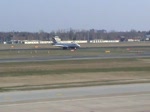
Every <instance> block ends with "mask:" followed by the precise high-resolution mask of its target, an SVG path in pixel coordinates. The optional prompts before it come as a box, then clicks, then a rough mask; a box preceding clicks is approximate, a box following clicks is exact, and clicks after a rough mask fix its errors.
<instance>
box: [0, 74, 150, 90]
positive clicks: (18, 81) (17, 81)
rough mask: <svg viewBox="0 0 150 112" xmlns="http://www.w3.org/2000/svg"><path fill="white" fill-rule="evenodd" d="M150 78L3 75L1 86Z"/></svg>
mask: <svg viewBox="0 0 150 112" xmlns="http://www.w3.org/2000/svg"><path fill="white" fill-rule="evenodd" d="M142 79H150V75H149V72H110V73H105V72H101V73H80V74H76V73H72V74H60V75H58V74H56V75H43V76H22V77H1V78H0V87H13V86H30V85H49V84H59V83H60V84H61V83H74V82H88V81H100V82H101V81H102V82H107V81H116V80H118V81H123V80H142Z"/></svg>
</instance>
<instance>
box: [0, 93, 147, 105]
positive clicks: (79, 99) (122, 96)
mask: <svg viewBox="0 0 150 112" xmlns="http://www.w3.org/2000/svg"><path fill="white" fill-rule="evenodd" d="M139 95H140V96H141V95H142V96H143V95H146V96H150V93H141V94H135V95H133V94H132V95H131V94H130V95H129V94H128V95H120V96H113V95H112V96H99V97H94V98H77V99H75V98H73V99H68V100H61V99H60V100H59V99H58V100H53V101H43V102H42V101H41V102H28V103H20V104H1V105H0V107H12V106H21V105H28V104H46V103H50V102H69V101H86V100H94V99H98V98H125V97H132V96H133V97H135V96H139Z"/></svg>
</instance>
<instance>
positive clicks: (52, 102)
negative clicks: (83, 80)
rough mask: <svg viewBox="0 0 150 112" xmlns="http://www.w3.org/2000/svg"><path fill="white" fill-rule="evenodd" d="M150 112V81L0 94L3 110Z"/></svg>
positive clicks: (23, 111) (37, 111)
mask: <svg viewBox="0 0 150 112" xmlns="http://www.w3.org/2000/svg"><path fill="white" fill-rule="evenodd" d="M18 111H19V112H27V111H32V112H41V111H44V112H104V111H105V112H110V111H111V112H149V111H150V84H149V83H145V84H128V85H111V86H94V87H79V88H65V89H52V90H37V91H16V92H6V93H0V112H18Z"/></svg>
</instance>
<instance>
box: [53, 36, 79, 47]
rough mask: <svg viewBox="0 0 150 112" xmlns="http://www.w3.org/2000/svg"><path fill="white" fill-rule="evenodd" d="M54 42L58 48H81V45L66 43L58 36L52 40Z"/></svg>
mask: <svg viewBox="0 0 150 112" xmlns="http://www.w3.org/2000/svg"><path fill="white" fill-rule="evenodd" d="M52 41H53V44H52V45H53V46H57V47H61V48H63V49H77V48H80V45H79V44H77V43H75V42H71V43H64V42H62V41H61V39H60V38H59V37H58V36H55V37H53V38H52Z"/></svg>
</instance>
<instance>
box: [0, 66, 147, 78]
mask: <svg viewBox="0 0 150 112" xmlns="http://www.w3.org/2000/svg"><path fill="white" fill-rule="evenodd" d="M120 71H124V72H131V71H137V72H138V71H148V72H149V71H150V67H124V68H97V69H95V68H87V69H82V68H81V69H66V70H34V71H32V70H31V71H30V70H29V71H13V72H4V73H3V72H0V77H8V76H31V75H57V74H59V75H60V74H67V73H90V72H92V73H94V72H120Z"/></svg>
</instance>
